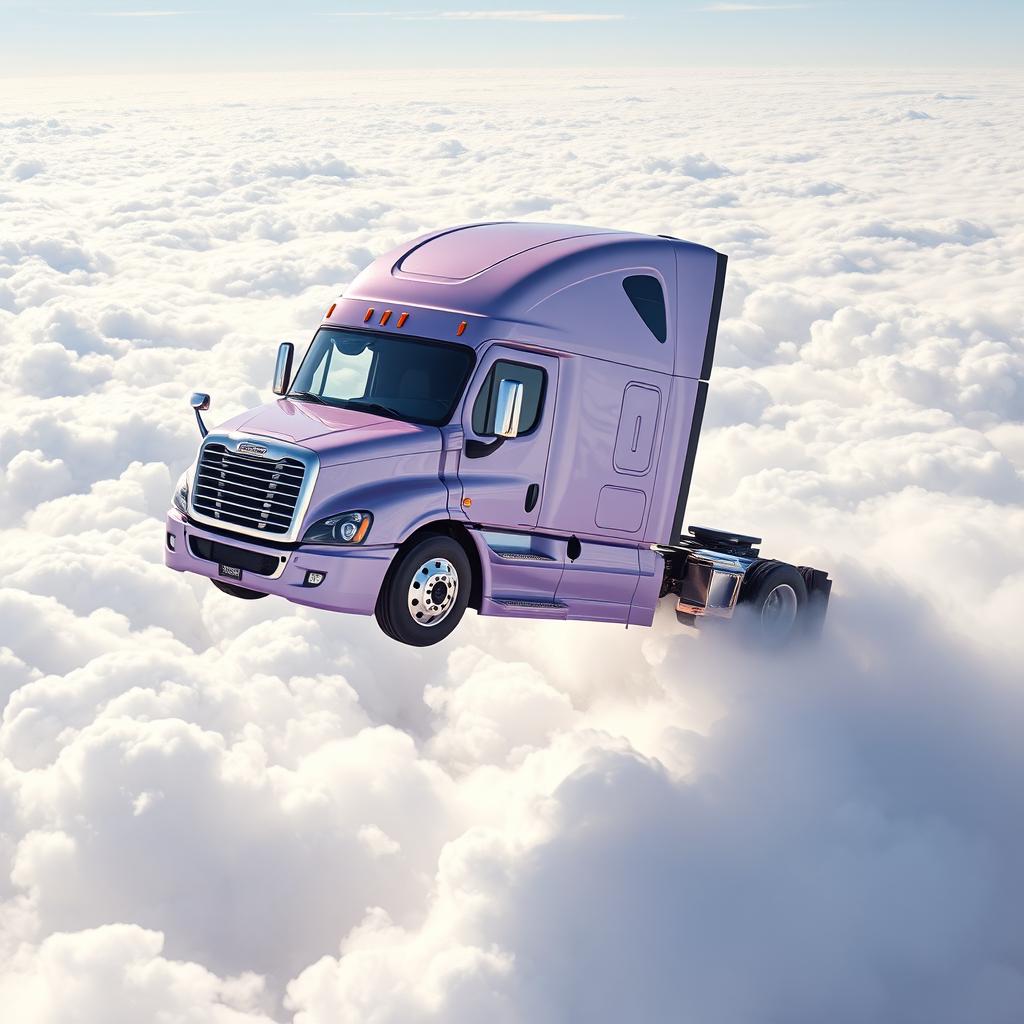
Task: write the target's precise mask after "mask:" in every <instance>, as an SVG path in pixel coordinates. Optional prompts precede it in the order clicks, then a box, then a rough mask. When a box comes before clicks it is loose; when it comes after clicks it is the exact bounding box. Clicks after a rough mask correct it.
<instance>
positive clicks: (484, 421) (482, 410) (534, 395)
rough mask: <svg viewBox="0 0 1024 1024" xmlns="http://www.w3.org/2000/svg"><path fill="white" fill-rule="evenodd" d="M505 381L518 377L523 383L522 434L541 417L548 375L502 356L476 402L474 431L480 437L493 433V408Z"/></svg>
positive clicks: (520, 431)
mask: <svg viewBox="0 0 1024 1024" xmlns="http://www.w3.org/2000/svg"><path fill="white" fill-rule="evenodd" d="M503 380H517V381H519V382H520V383H521V384H522V385H523V408H522V413H521V414H520V418H519V433H520V434H529V433H530V431H531V430H533V429H534V427H536V426H537V421H538V420H539V419H540V412H541V404H542V402H543V401H544V385H545V382H546V381H547V374H546V373H545V372H544V370H542V369H541V368H540V367H539V366H528V365H527V364H526V363H513V362H510V361H508V360H506V359H499V360H498V361H497V362H496V363H495V364H494V365H493V366H492V367H491V370H490V372H489V373H488V374H487V379H486V380H485V381H484V383H483V387H482V388H480V394H479V395H477V399H476V402H475V404H474V405H473V432H474V433H476V434H479V435H480V436H481V437H488V436H490V435H492V434H493V433H494V408H495V403H496V402H497V398H498V386H499V385H500V384H501V382H502V381H503Z"/></svg>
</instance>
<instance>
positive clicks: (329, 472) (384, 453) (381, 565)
mask: <svg viewBox="0 0 1024 1024" xmlns="http://www.w3.org/2000/svg"><path fill="white" fill-rule="evenodd" d="M726 260H727V258H726V256H725V255H723V254H721V253H719V252H716V251H714V250H713V249H710V248H707V247H704V246H701V245H696V244H693V243H690V242H685V241H681V240H679V239H677V238H674V237H670V236H666V235H658V236H651V235H644V234H638V233H633V232H628V231H616V230H606V229H599V228H589V227H577V226H567V225H561V224H543V223H518V222H497V223H480V224H469V225H463V226H458V227H453V228H448V229H445V230H440V231H433V232H430V233H429V234H426V235H422V236H420V237H418V238H415V239H413V240H412V241H409V242H406V243H404V244H402V245H399V246H398V247H397V248H396V249H394V250H393V251H391V252H389V253H387V254H386V255H384V256H381V257H380V258H379V259H377V260H376V261H374V262H373V263H372V264H371V265H370V266H369V267H368V268H367V269H366V270H364V271H363V272H362V273H361V274H359V275H358V276H357V277H356V279H355V280H354V281H353V282H352V284H351V286H350V287H349V288H348V289H347V290H346V291H345V293H344V295H343V296H341V297H340V298H339V299H338V300H337V301H336V302H334V303H333V304H332V305H331V306H330V308H329V309H328V310H327V312H326V315H325V317H324V318H323V321H322V322H321V324H320V326H319V327H318V328H317V330H316V333H315V334H314V336H313V339H312V341H311V342H310V344H309V346H308V348H307V349H306V351H305V353H304V355H303V356H302V359H301V361H300V362H299V363H298V366H297V369H294V363H295V351H294V346H293V345H292V344H291V343H288V342H285V343H282V344H281V345H280V347H279V349H278V352H277V362H276V366H275V370H274V376H273V392H274V394H275V396H277V397H276V398H275V400H274V401H272V402H270V403H269V404H267V405H262V406H260V407H258V408H256V409H252V410H250V411H248V412H244V413H242V414H241V415H238V416H235V417H233V418H232V419H229V420H228V421H227V422H225V423H223V424H221V425H220V426H219V427H218V428H216V429H215V430H209V431H208V430H207V427H206V425H205V423H204V420H203V416H202V413H203V412H205V411H206V410H208V409H209V407H210V397H209V395H208V394H204V393H197V394H194V395H193V396H192V399H191V404H192V407H193V409H194V411H195V416H196V419H197V422H198V425H199V430H200V434H201V437H202V440H201V444H200V446H199V451H198V454H197V457H196V460H195V462H194V463H193V464H192V466H191V467H190V468H189V469H188V470H187V471H186V472H185V473H184V474H183V475H182V477H181V479H180V480H179V481H178V483H177V485H176V487H175V491H174V494H173V498H172V507H171V508H170V510H169V511H168V513H167V519H166V546H165V562H166V564H167V565H168V566H169V567H170V568H172V569H175V570H177V571H179V572H190V573H195V574H197V575H199V576H205V577H208V578H209V579H210V580H212V582H213V584H214V586H216V587H218V588H219V589H220V590H222V591H224V592H225V593H227V594H230V595H232V596H234V597H237V598H242V599H254V598H262V597H265V596H267V595H276V596H278V597H284V598H286V599H287V600H289V601H293V602H296V603H297V604H302V605H311V606H313V607H316V608H324V609H331V610H334V611H340V612H349V613H354V614H359V615H370V614H373V615H375V616H376V619H377V622H378V623H379V625H380V627H381V629H382V630H383V631H384V632H385V633H386V634H387V635H388V636H390V637H392V638H393V639H395V640H398V641H400V642H402V643H405V644H410V645H414V646H420V647H422V646H428V645H431V644H434V643H437V642H438V641H440V640H443V639H444V638H445V637H447V636H448V635H449V634H450V633H451V632H452V630H454V629H455V627H456V626H457V625H458V623H459V621H460V620H461V619H462V617H463V614H464V613H465V612H466V610H467V609H468V608H473V609H475V610H476V612H477V613H478V614H479V615H496V616H503V617H518V618H528V619H566V620H567V619H581V620H590V621H596V622H608V623H618V624H620V625H625V626H630V625H642V626H649V625H651V624H652V621H653V618H654V614H655V609H656V607H657V605H658V604H659V602H660V601H661V600H662V599H663V598H671V600H673V601H674V602H675V605H676V612H677V614H678V616H679V618H680V619H681V620H682V621H684V622H685V623H687V624H690V625H699V624H700V623H702V622H704V621H707V620H708V619H728V618H732V617H733V616H734V615H737V617H738V618H743V619H744V621H745V626H744V635H745V636H749V637H751V638H752V639H753V640H755V641H757V642H762V643H764V644H767V645H774V646H781V645H784V644H788V643H790V642H792V641H793V640H794V639H796V638H797V637H799V636H806V635H808V634H809V633H814V632H816V631H818V630H820V627H821V623H822V621H823V618H824V614H825V609H826V607H827V603H828V597H829V591H830V588H831V581H830V580H829V578H828V575H827V573H826V572H824V571H822V570H819V569H815V568H813V567H809V566H795V565H790V564H787V563H785V562H780V561H776V560H771V559H765V558H762V557H761V556H760V551H759V547H758V545H759V544H760V541H759V539H758V538H756V537H751V536H745V535H740V534H733V533H728V532H726V531H721V530H713V529H707V528H699V527H691V528H690V529H689V530H686V531H684V528H683V523H684V517H685V513H686V504H687V496H688V494H689V491H690V482H691V479H692V476H693V471H694V464H695V458H696V453H697V441H698V438H699V437H700V431H701V420H702V415H703V412H704V405H705V399H706V397H707V392H708V382H709V379H710V376H711V370H712V364H713V361H714V350H715V338H716V334H717V330H718V321H719V315H720V311H721V304H722V292H723V288H724V284H725V272H726ZM293 369H294V372H293ZM737 613H741V614H737Z"/></svg>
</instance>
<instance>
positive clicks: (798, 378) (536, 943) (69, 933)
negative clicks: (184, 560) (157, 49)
mask: <svg viewBox="0 0 1024 1024" xmlns="http://www.w3.org/2000/svg"><path fill="white" fill-rule="evenodd" d="M719 6H722V5H719ZM734 6H742V5H734ZM751 6H752V5H751ZM440 13H441V12H438V15H437V16H440ZM449 13H466V14H468V13H472V12H449ZM486 13H488V14H490V15H494V14H500V13H501V12H486ZM515 13H516V14H517V15H522V14H525V13H537V12H515ZM541 13H554V12H541ZM410 82H411V80H410V79H409V78H408V77H407V76H404V75H393V76H386V75H384V76H373V77H372V79H359V80H352V79H349V78H345V79H341V78H337V77H332V76H310V75H309V74H303V75H297V76H281V77H273V78H263V77H260V76H253V77H245V78H239V79H232V78H230V77H227V78H222V79H219V80H218V86H217V89H216V91H211V90H210V89H209V85H208V83H206V82H205V81H204V80H198V79H195V80H194V79H189V78H175V79H165V80H148V81H147V80H125V81H123V82H120V83H118V84H112V83H111V82H110V81H109V80H104V81H100V80H96V81H84V82H79V83H76V84H75V85H74V87H73V88H74V93H73V94H72V92H70V91H69V85H68V83H67V81H66V80H64V81H60V82H47V81H45V80H33V85H32V90H31V92H23V91H19V92H18V94H17V97H16V101H15V100H14V99H11V100H9V101H7V102H6V105H5V101H3V100H0V180H2V181H3V182H4V183H5V184H4V186H3V192H2V195H0V204H2V208H3V211H4V222H5V233H4V237H3V238H2V239H0V343H2V347H3V351H4V360H3V363H2V365H0V398H2V401H0V510H2V513H3V515H2V517H0V584H2V585H0V705H2V708H3V716H2V720H0V821H2V822H3V828H2V829H0V1006H3V1007H4V1010H5V1011H6V1015H7V1016H10V1017H11V1018H12V1019H17V1020H19V1021H20V1020H24V1021H33V1022H36V1021H39V1022H41V1024H57V1022H61V1024H63V1022H64V1021H66V1020H69V1019H71V1018H72V1017H74V1019H76V1020H79V1021H81V1022H82V1024H110V1022H115V1024H117V1022H120V1021H131V1022H132V1024H134V1022H136V1021H148V1020H155V1019H157V1018H158V1017H159V1018H160V1019H164V1020H167V1021H170V1022H174V1024H198V1022H200V1021H202V1022H208V1021H214V1022H217V1024H267V1022H269V1021H274V1022H276V1024H288V1022H292V1024H328V1022H330V1024H345V1022H349V1021H351V1022H359V1024H362V1022H364V1021H366V1020H370V1019H373V1020H375V1021H379V1022H382V1024H417V1022H428V1021H430V1022H437V1021H445V1022H446V1024H463V1022H466V1024H468V1022H474V1024H475V1022H477V1021H480V1020H485V1019H486V1020H494V1021H495V1022H501V1024H504V1022H509V1024H520V1022H521V1021H524V1020H529V1021H531V1022H537V1024H556V1022H557V1024H561V1022H562V1021H565V1020H576V1019H579V1020H591V1021H594V1022H597V1024H604V1022H612V1021H614V1022H616V1024H618V1022H620V1021H622V1020H643V1021H660V1020H675V1019H679V1018H681V1017H685V1018H692V1019H694V1020H701V1021H709V1022H712V1024H718V1022H721V1024H727V1022H728V1024H732V1022H736V1021H758V1020H761V1019H769V1018H770V1019H777V1020H786V1021H793V1022H804V1021H808V1022H809V1021H821V1020H829V1021H835V1022H837V1024H847V1022H850V1024H852V1022H854V1021H861V1020H865V1019H878V1020H912V1019H922V1020H924V1019H926V1020H928V1021H929V1022H932V1024H947V1022H949V1024H954V1022H956V1024H959V1022H960V1021H963V1020H981V1021H985V1022H986V1024H1004V1022H1005V1024H1016V1022H1017V1021H1019V1020H1020V1019H1021V1016H1022V1013H1024V940H1022V937H1021V936H1022V933H1021V930H1020V928H1019V927H1018V921H1017V919H1016V915H1017V908H1019V906H1020V905H1021V902H1022V898H1024V892H1022V890H1021V872H1020V871H1019V864H1020V862H1021V859H1022V856H1024V830H1022V828H1021V823H1020V820H1019V815H1017V814H1015V813H1013V808H1014V807H1015V806H1016V804H1017V802H1019V797H1018V794H1019V791H1020V788H1021V785H1022V784H1024V760H1022V755H1021V745H1020V742H1019V724H1018V723H1019V722H1020V720H1021V716H1022V713H1024V707H1022V706H1021V701H1022V695H1021V689H1020V679H1019V675H1020V673H1019V665H1020V658H1021V656H1022V655H1024V640H1022V636H1021V631H1020V628H1019V615H1020V612H1019V609H1020V608H1021V607H1022V606H1024V568H1022V564H1021V556H1020V552H1021V551H1022V550H1024V513H1022V508H1024V502H1022V498H1024V494H1022V489H1024V389H1022V386H1021V384H1020V381H1021V379H1022V375H1024V374H1022V371H1024V365H1022V338H1021V321H1020V306H1019V296H1020V293H1021V286H1022V284H1024V282H1022V279H1021V268H1020V252H1021V251H1022V236H1021V229H1020V225H1019V223H1018V219H1015V218H1014V212H1013V211H1014V209H1015V207H1014V197H1015V196H1016V194H1017V191H1018V187H1017V178H1018V177H1019V168H1018V167H1017V166H1016V164H1015V163H1014V161H1013V160H1012V159H1009V158H1008V157H1007V156H1006V154H1007V153H1008V152H1012V151H1013V144H1014V142H1015V140H1016V141H1019V139H1018V136H1019V118H1018V117H1017V105H1016V96H1017V91H1018V83H1017V81H1016V79H1015V78H1013V77H1012V76H1004V75H996V74H993V73H986V74H984V75H981V76H980V77H979V75H978V73H977V72H972V73H971V75H970V80H969V81H968V80H967V78H966V77H964V76H958V75H954V74H949V73H939V72H929V73H925V72H918V73H915V74H914V75H911V76H909V77H908V76H906V75H901V76H899V79H898V80H897V81H894V80H893V77H892V76H891V75H889V74H888V73H883V72H873V73H872V74H871V75H868V76H865V75H863V74H858V75H856V76H854V75H850V76H845V75H843V74H827V75H826V74H821V75H815V74H808V73H806V72H801V73H799V74H793V75H788V76H787V75H780V76H778V77H776V78H770V77H766V76H764V75H758V76H753V77H751V76H746V75H744V74H741V73H725V72H722V73H718V74H716V75H714V76H710V77H707V76H703V77H697V78H695V77H694V76H691V75H689V74H686V73H673V72H668V71H660V72H659V73H658V74H657V76H655V77H647V76H644V75H640V74H621V75H618V74H617V75H607V74H603V73H596V72H587V71H578V72H573V73H553V72H546V71H542V70H537V71H533V72H531V73H530V75H529V76H523V75H521V74H506V73H495V72H493V71H489V72H474V71H469V72H464V73H462V74H460V75H459V76H457V77H456V78H449V77H446V78H444V79H422V78H421V79H417V80H416V82H415V83H414V86H411V85H410ZM26 97H27V98H26ZM951 97H952V98H957V102H956V103H952V102H945V100H946V99H948V98H951ZM637 101H643V102H637ZM917 114H928V115H929V116H928V117H927V118H924V117H919V116H916V115H917ZM912 115H913V116H912ZM940 115H941V116H940ZM26 167H27V168H29V169H31V168H34V167H38V170H35V171H33V173H32V174H31V175H29V174H27V173H26V171H25V168H26ZM19 168H20V169H19ZM508 216H527V217H533V218H537V219H544V220H555V221H565V222H576V223H594V224H604V225H610V226H623V227H632V228H636V229H639V230H645V231H650V232H655V233H667V234H673V235H678V236H682V237H688V238H692V239H694V240H696V241H700V242H705V243H707V244H710V245H715V246H718V247H720V248H721V249H722V250H723V251H726V252H728V253H729V255H730V264H729V278H728V286H727V290H726V295H725V303H724V311H723V317H724V319H723V323H722V327H721V332H720V336H719V347H718V365H717V368H716V370H715V373H714V375H713V378H712V387H711V397H710V400H709V404H708V410H707V421H706V422H707V429H706V432H705V435H704V437H703V439H702V447H701V450H700V455H699V459H698V464H697V472H696V475H695V478H694V493H693V495H692V499H691V510H690V519H691V521H704V522H707V523H709V524H711V525H721V526H725V527H728V528H732V529H738V530H742V531H745V532H752V533H756V534H761V535H763V536H765V537H766V544H765V549H766V551H767V552H769V553H771V554H778V555H780V556H782V557H786V558H792V559H794V560H799V561H804V560H806V561H808V562H811V563H812V564H821V565H824V566H827V567H829V568H830V569H831V570H832V571H833V575H834V577H835V579H836V593H835V599H834V603H833V609H832V617H831V629H830V631H829V634H828V635H827V636H826V639H825V643H824V646H823V647H822V648H821V649H820V650H818V651H816V652H807V653H806V654H805V655H803V656H802V657H797V658H795V659H791V660H766V659H764V658H759V657H757V656H756V655H753V654H750V653H747V652H744V651H743V650H741V649H737V647H736V645H735V642H734V634H733V632H731V631H730V630H729V629H728V628H727V627H725V626H723V627H722V628H720V629H717V630H711V631H709V632H708V633H707V634H706V635H705V636H703V637H702V638H701V639H700V640H699V641H694V640H693V639H692V638H690V637H688V636H686V635H684V634H681V633H680V632H679V629H678V626H677V623H676V622H675V617H674V615H673V613H672V611H671V609H670V608H669V609H664V613H663V615H662V616H661V617H660V618H659V621H658V623H657V625H656V628H655V629H654V630H650V631H645V630H639V629H630V630H629V631H628V632H624V631H621V630H616V629H614V628H612V627H607V626H594V625H587V624H561V623H525V622H514V621H500V620H482V619H476V618H475V617H473V616H470V617H469V618H468V619H467V620H466V622H465V623H464V624H463V626H462V627H461V628H460V632H459V633H457V634H456V636H455V637H454V638H453V640H452V641H450V642H449V643H448V644H446V645H444V647H443V649H440V650H438V649H433V650H429V651H421V652H413V651H410V650H409V649H406V648H401V647H398V646H396V645H394V644H392V643H390V642H389V641H387V640H386V639H385V638H384V637H382V636H381V635H380V634H379V633H378V631H377V630H376V627H375V626H374V624H373V623H372V621H370V620H366V619H359V618H345V617H340V616H333V615H330V614H328V613H321V612H316V611H312V610H303V609H299V608H297V607H294V606H289V605H286V604H284V603H281V602H277V601H273V600H268V601H263V602H252V603H246V602H237V601H232V600H231V599H230V598H229V597H227V596H225V595H223V594H221V593H219V592H217V591H215V590H213V589H212V588H211V587H210V586H209V585H208V584H207V583H206V581H204V580H199V579H195V578H187V577H182V576H179V575H177V574H174V573H171V572H170V571H168V570H166V569H165V568H164V567H163V566H162V545H163V530H162V522H161V518H162V514H163V510H164V508H165V507H166V504H167V501H168V500H169V492H170V488H171V485H172V482H173V481H174V479H176V477H177V475H178V473H180V472H181V470H182V469H184V468H185V467H186V466H187V465H188V464H189V462H190V461H191V460H192V458H193V456H194V452H195V447H196V441H197V435H196V430H195V425H194V422H193V420H192V418H191V414H190V411H189V410H188V409H187V407H186V404H185V399H186V396H187V395H188V394H189V392H191V391H192V390H196V389H204V390H209V391H211V392H212V393H213V398H214V407H213V410H212V411H211V413H210V416H209V418H210V419H211V421H213V422H217V421H218V420H219V419H221V418H226V417H228V416H229V415H232V414H233V413H235V412H238V411H240V410H241V409H243V408H246V407H251V406H253V405H256V404H258V403H260V402H262V401H265V400H266V399H267V398H268V397H269V389H268V382H269V374H270V369H271V364H272V360H273V352H274V349H275V345H276V343H277V342H278V341H279V340H284V339H290V340H293V341H296V342H299V343H301V342H302V341H303V340H304V339H305V338H308V336H309V334H310V331H311V327H312V325H313V324H315V323H316V322H317V321H318V319H319V317H320V316H321V315H322V313H323V311H324V310H325V309H326V308H327V306H328V305H330V302H331V301H333V299H334V298H335V297H336V296H337V294H338V292H339V291H343V290H344V288H345V286H346V285H347V283H348V281H349V280H351V278H352V277H353V276H354V274H355V273H356V272H357V271H358V269H359V268H360V267H361V266H363V265H365V263H366V262H368V260H369V259H370V258H371V257H372V255H374V254H376V253H378V252H382V251H385V250H386V249H388V248H390V247H391V246H392V245H394V244H395V243H397V241H399V240H400V239H402V238H406V237H410V236H413V235H415V234H417V233H419V232H421V231H423V230H426V229H427V228H429V227H431V226H436V225H443V224H449V223H458V222H464V221H468V220H473V219H496V218H501V217H508ZM737 977H739V978H741V980H742V984H737V982H736V979H737Z"/></svg>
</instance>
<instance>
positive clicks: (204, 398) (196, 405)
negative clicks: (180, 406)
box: [188, 391, 210, 437]
mask: <svg viewBox="0 0 1024 1024" xmlns="http://www.w3.org/2000/svg"><path fill="white" fill-rule="evenodd" d="M188 404H189V405H191V406H192V411H193V412H194V413H195V414H196V423H197V424H198V425H199V436H200V437H206V435H207V434H208V433H209V431H208V430H207V429H206V424H205V423H204V422H203V415H202V414H203V413H204V412H205V411H206V410H207V409H209V408H210V396H209V395H207V394H204V393H203V392H202V391H196V392H194V393H193V395H192V397H191V398H190V399H189V402H188Z"/></svg>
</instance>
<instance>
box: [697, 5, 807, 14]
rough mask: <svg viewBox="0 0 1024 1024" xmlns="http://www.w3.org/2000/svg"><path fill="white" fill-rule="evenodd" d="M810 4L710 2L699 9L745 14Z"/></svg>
mask: <svg viewBox="0 0 1024 1024" xmlns="http://www.w3.org/2000/svg"><path fill="white" fill-rule="evenodd" d="M809 6H811V5H810V4H728V3H723V4H710V5H708V6H707V7H698V8H697V10H699V11H705V12H708V13H713V14H743V13H746V12H749V11H804V10H806V9H807V8H808V7H809Z"/></svg>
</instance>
